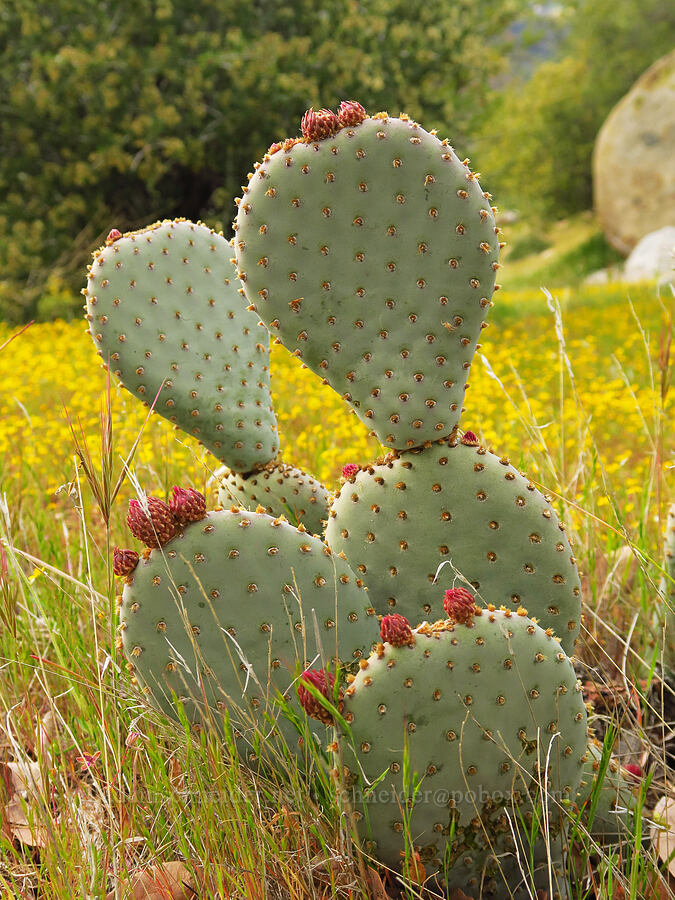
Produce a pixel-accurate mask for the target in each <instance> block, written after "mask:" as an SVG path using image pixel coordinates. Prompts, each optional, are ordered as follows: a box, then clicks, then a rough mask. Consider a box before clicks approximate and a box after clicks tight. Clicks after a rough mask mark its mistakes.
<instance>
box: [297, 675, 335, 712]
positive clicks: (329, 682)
mask: <svg viewBox="0 0 675 900" xmlns="http://www.w3.org/2000/svg"><path fill="white" fill-rule="evenodd" d="M307 684H311V685H312V686H313V687H315V688H316V689H317V691H319V693H321V694H323V696H324V697H325V698H326V699H327V700H329V701H330V702H331V703H333V704H334V703H335V691H334V685H335V676H334V675H331V674H330V672H326V670H325V669H307V670H306V671H305V672H303V673H302V675H301V676H300V683H299V684H298V700H299V701H300V706H302V708H303V709H304V711H305V712H306V713H307V715H308V716H311V717H312V718H313V719H318V720H319V722H323V724H324V725H333V724H334V722H333V717H332V715H331V714H330V712H329V711H328V710H327V709H326V708H325V707H324V706H322V705H321V703H320V702H319V701H318V700H317V698H316V697H313V696H312V695H311V694H310V692H309V691H308V690H307V687H306V685H307ZM343 697H344V691H343V690H342V688H340V693H339V697H338V703H337V708H338V711H339V712H342V707H343V705H344V704H343Z"/></svg>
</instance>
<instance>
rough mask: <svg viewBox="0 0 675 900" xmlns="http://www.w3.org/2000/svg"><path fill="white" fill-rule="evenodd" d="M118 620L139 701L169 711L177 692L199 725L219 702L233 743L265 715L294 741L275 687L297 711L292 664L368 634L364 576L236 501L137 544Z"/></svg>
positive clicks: (339, 650)
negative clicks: (173, 532) (233, 732)
mask: <svg viewBox="0 0 675 900" xmlns="http://www.w3.org/2000/svg"><path fill="white" fill-rule="evenodd" d="M119 556H120V559H122V556H123V554H119ZM120 618H121V624H120V629H121V638H122V647H123V649H124V653H125V655H126V657H127V659H128V660H129V661H130V664H131V667H132V670H133V672H134V675H135V677H136V678H137V680H138V682H139V684H140V686H141V688H142V689H143V691H144V692H145V693H146V694H147V695H148V697H149V699H152V700H153V702H154V703H155V704H156V705H157V706H159V708H160V709H162V710H164V711H165V712H166V713H168V714H169V715H170V716H175V715H176V710H175V705H174V697H177V698H179V699H181V700H182V701H183V704H184V708H185V712H186V715H187V716H188V718H189V719H190V720H191V721H192V722H194V723H201V724H205V723H209V722H210V721H211V720H214V721H215V722H216V723H217V722H218V721H219V720H222V716H223V713H224V711H225V710H227V711H228V712H229V714H230V717H231V721H232V723H233V724H234V726H235V727H236V728H237V729H238V731H239V732H240V735H241V737H240V740H241V742H242V746H243V747H246V746H247V744H249V743H251V741H252V737H251V735H252V732H253V731H254V730H255V728H258V729H259V730H262V731H264V732H267V731H268V730H269V721H270V720H272V721H276V720H278V721H277V727H278V729H279V731H280V732H281V734H282V735H283V736H284V738H285V740H286V741H287V743H288V745H289V746H290V747H294V746H296V745H297V740H298V735H297V733H296V732H295V731H294V729H293V727H292V726H291V725H290V724H289V722H288V721H286V720H285V719H283V718H280V717H279V710H278V708H277V707H276V706H275V703H274V700H275V698H276V694H277V692H280V693H281V694H284V695H286V696H287V697H288V699H289V701H290V702H291V704H292V705H295V706H296V708H297V710H298V711H299V707H298V705H297V701H296V700H295V692H294V691H293V690H292V689H291V688H292V685H293V682H294V679H295V678H296V676H297V675H298V673H299V672H300V671H302V669H303V668H305V667H306V666H307V665H309V664H311V663H312V662H313V661H314V660H315V659H317V658H318V659H319V660H321V659H326V660H332V659H333V658H334V657H337V658H339V659H340V660H342V661H345V662H350V661H353V660H355V659H357V658H359V657H361V656H362V654H363V653H364V652H365V653H367V652H368V651H369V650H370V647H371V645H372V643H373V642H374V641H375V640H376V639H377V622H376V619H375V616H374V611H373V610H372V609H371V607H370V602H369V599H368V596H367V594H366V591H365V590H364V587H363V583H362V581H361V580H360V579H358V578H357V577H355V576H354V574H353V572H352V571H351V570H350V568H349V566H348V565H347V564H346V563H345V562H344V561H343V560H341V559H340V558H339V557H337V556H335V555H334V554H333V553H332V552H331V550H330V549H329V548H328V547H327V546H326V545H325V544H324V543H322V542H321V541H320V540H319V539H318V538H315V537H312V536H311V535H309V534H308V533H307V532H306V531H305V530H304V529H303V528H300V529H297V528H295V527H293V526H291V525H290V524H289V523H288V522H286V521H284V520H282V519H273V518H271V517H270V516H268V515H266V514H264V513H250V512H246V511H240V510H238V509H236V508H235V509H233V510H230V511H218V512H210V513H208V514H206V516H205V517H204V518H202V519H201V520H199V521H193V522H190V523H188V524H187V525H186V526H184V527H182V528H181V530H180V531H179V533H178V534H177V536H176V537H174V538H172V539H170V540H168V541H167V542H166V543H164V544H163V546H162V547H161V548H159V549H154V550H146V551H145V553H144V554H143V556H142V558H141V559H140V561H139V562H138V564H137V565H136V566H135V568H132V569H131V571H129V572H128V573H127V574H126V577H125V582H124V589H123V592H122V597H121V609H120ZM315 623H316V626H318V636H317V628H316V627H315ZM318 641H319V642H320V644H319V643H318ZM247 752H248V751H247Z"/></svg>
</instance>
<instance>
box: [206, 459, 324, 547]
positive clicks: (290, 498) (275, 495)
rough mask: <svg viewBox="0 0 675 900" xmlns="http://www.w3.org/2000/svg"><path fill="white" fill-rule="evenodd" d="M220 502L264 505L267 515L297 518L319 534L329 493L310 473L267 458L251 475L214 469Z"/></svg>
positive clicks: (224, 503)
mask: <svg viewBox="0 0 675 900" xmlns="http://www.w3.org/2000/svg"><path fill="white" fill-rule="evenodd" d="M215 477H216V479H217V481H218V502H219V503H220V504H221V506H227V507H229V506H231V505H232V504H233V503H237V504H241V505H243V506H246V507H247V508H249V509H251V508H252V509H255V508H256V507H257V506H258V505H260V506H263V507H265V512H266V513H268V514H269V515H270V516H279V515H284V516H286V517H287V518H288V519H289V521H290V522H291V523H293V524H298V523H300V522H302V523H303V525H304V526H305V527H306V528H307V530H308V531H311V532H312V534H323V529H324V522H325V521H326V519H327V518H328V507H329V505H330V502H331V499H332V498H331V495H330V494H329V492H328V490H327V489H326V488H325V487H324V486H323V485H322V484H321V482H320V481H316V480H315V479H314V478H312V476H311V475H308V474H307V473H306V472H303V471H302V469H296V468H295V466H289V465H286V463H283V462H269V463H267V465H266V466H265V467H264V468H263V469H261V470H259V471H257V472H254V473H252V474H251V475H242V474H240V473H239V472H233V471H232V470H231V469H228V468H227V467H226V466H225V467H223V468H222V469H220V470H219V471H218V472H216V473H215Z"/></svg>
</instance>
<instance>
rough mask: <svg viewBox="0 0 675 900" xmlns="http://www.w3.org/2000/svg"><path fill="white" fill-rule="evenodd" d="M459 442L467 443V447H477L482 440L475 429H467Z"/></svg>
mask: <svg viewBox="0 0 675 900" xmlns="http://www.w3.org/2000/svg"><path fill="white" fill-rule="evenodd" d="M459 442H460V444H466V446H467V447H477V446H478V445H479V444H480V441H479V440H478V438H477V437H476V435H475V434H474V433H473V431H465V432H464V434H463V435H462V437H461V438H460V439H459Z"/></svg>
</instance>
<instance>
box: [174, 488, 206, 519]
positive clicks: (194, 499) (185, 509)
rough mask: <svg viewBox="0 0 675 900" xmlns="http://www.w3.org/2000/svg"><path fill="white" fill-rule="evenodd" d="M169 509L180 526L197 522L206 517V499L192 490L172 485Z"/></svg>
mask: <svg viewBox="0 0 675 900" xmlns="http://www.w3.org/2000/svg"><path fill="white" fill-rule="evenodd" d="M169 509H170V510H171V512H172V513H173V515H174V516H175V517H176V519H177V520H178V522H180V524H181V525H187V524H188V523H189V522H199V521H200V519H203V518H205V516H206V499H205V497H204V495H203V494H201V493H200V492H199V491H196V490H195V489H194V488H182V487H178V485H174V488H173V493H172V495H171V498H170V500H169Z"/></svg>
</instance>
